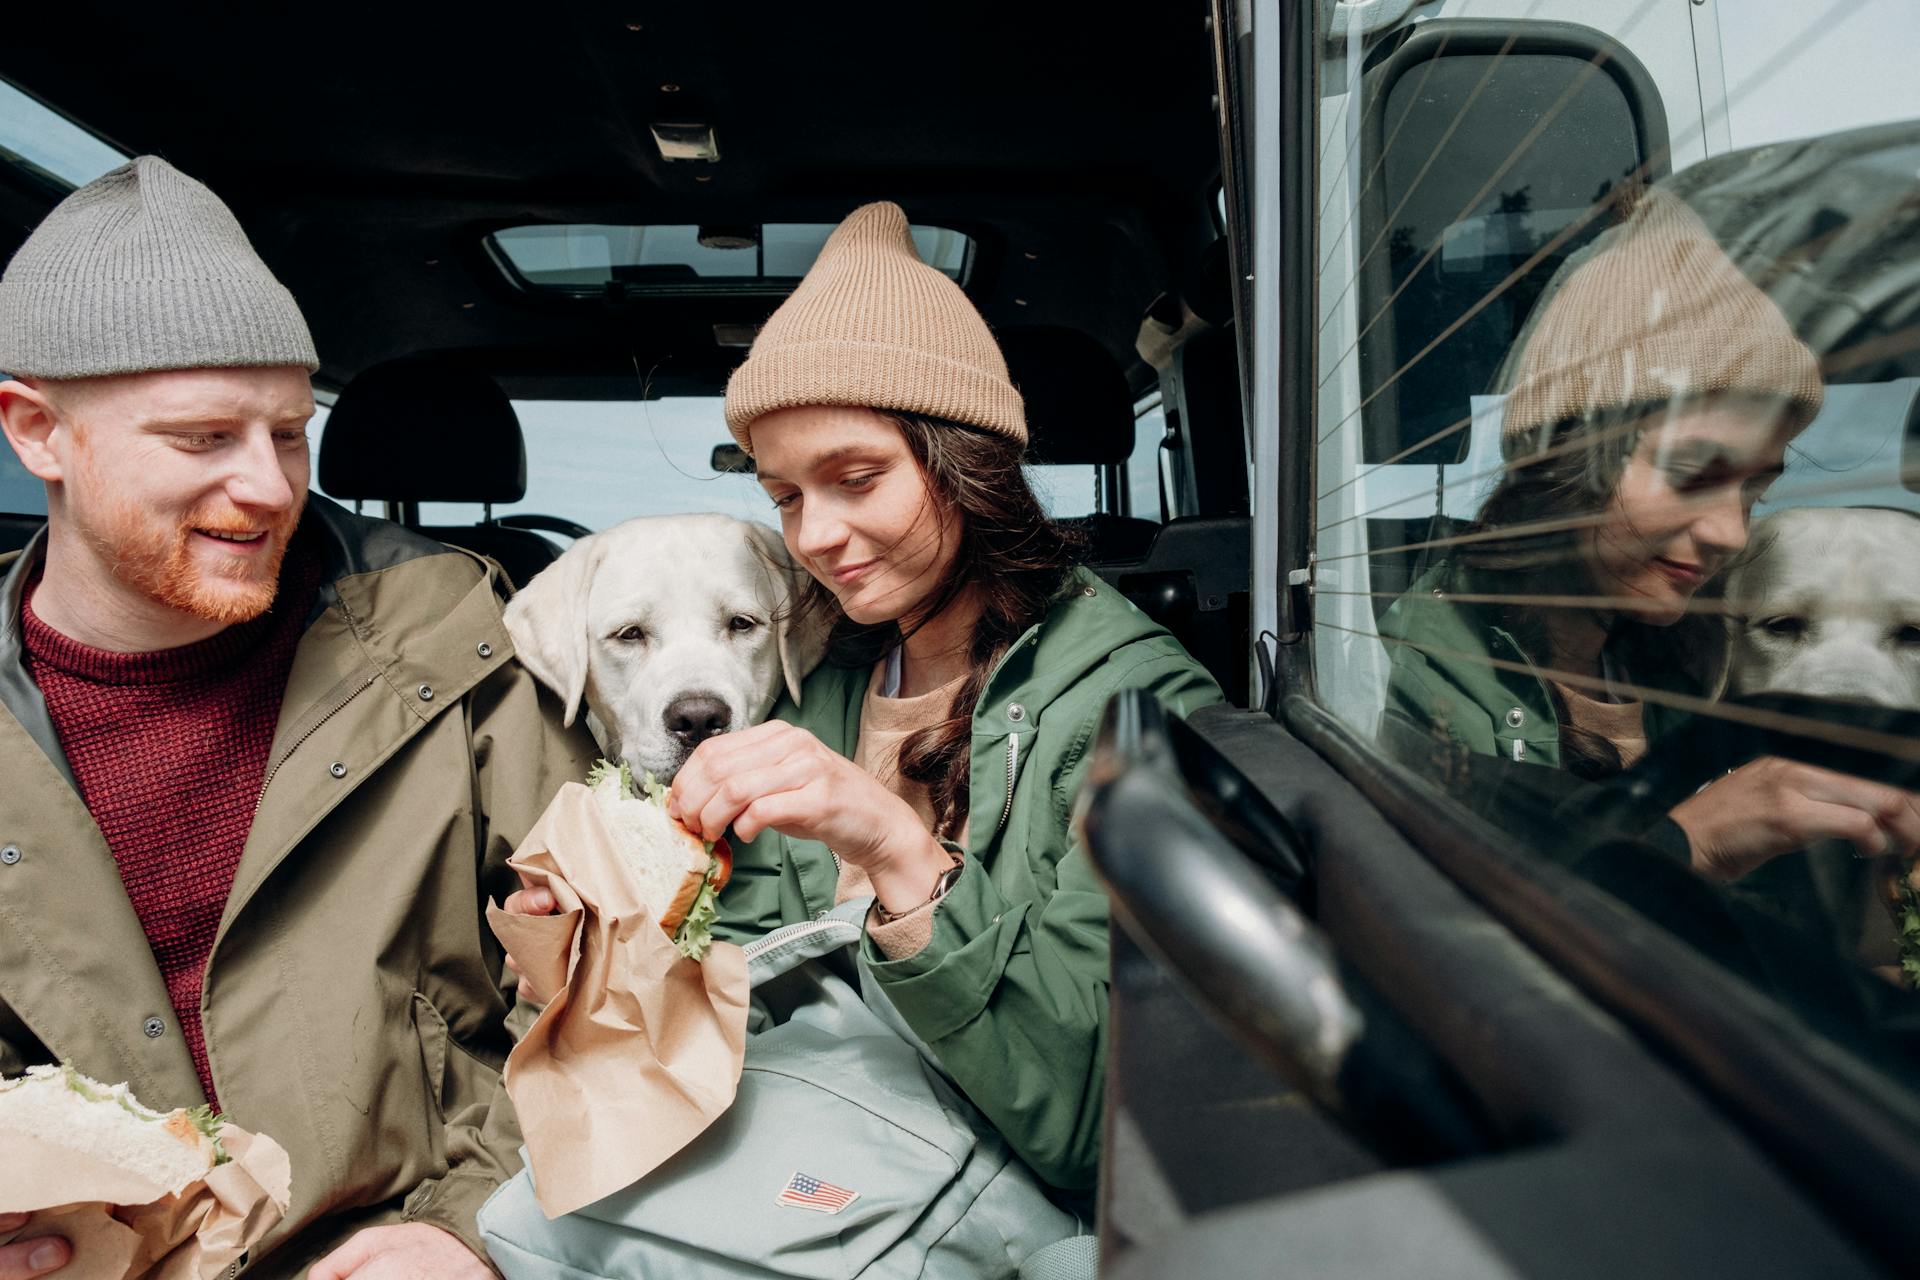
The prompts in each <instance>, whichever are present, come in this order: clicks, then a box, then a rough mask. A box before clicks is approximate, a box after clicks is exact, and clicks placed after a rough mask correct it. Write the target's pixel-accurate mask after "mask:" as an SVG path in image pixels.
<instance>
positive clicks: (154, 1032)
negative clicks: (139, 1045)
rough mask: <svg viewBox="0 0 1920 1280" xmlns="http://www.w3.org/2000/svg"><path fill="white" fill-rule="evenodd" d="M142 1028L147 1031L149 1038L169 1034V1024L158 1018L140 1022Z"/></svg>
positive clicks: (155, 1038) (156, 1038)
mask: <svg viewBox="0 0 1920 1280" xmlns="http://www.w3.org/2000/svg"><path fill="white" fill-rule="evenodd" d="M140 1029H141V1030H142V1031H144V1032H146V1033H147V1039H149V1040H158V1039H159V1038H160V1037H161V1036H163V1035H165V1034H167V1024H166V1023H164V1022H162V1021H160V1019H158V1018H148V1019H147V1020H146V1021H145V1022H143V1023H141V1024H140Z"/></svg>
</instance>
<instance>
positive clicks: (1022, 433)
mask: <svg viewBox="0 0 1920 1280" xmlns="http://www.w3.org/2000/svg"><path fill="white" fill-rule="evenodd" d="M727 421H728V424H729V426H730V427H731V428H732V430H733V433H734V435H735V437H736V438H737V439H738V440H739V441H740V444H741V446H742V447H743V448H745V449H746V450H747V451H748V452H749V453H751V454H752V455H753V458H754V462H755V465H756V471H757V474H758V477H759V481H760V483H761V485H762V486H764V487H765V489H766V491H767V495H768V497H769V498H770V499H771V500H772V502H773V503H774V505H775V506H776V507H777V508H778V509H779V514H780V524H781V529H782V532H783V534H784V536H785V540H786V545H787V548H788V550H789V551H790V552H791V554H792V555H793V557H794V559H795V560H796V561H797V562H798V563H799V564H800V565H801V566H802V567H804V568H805V569H806V571H807V572H808V573H809V574H810V575H812V577H813V580H814V584H815V587H814V591H813V598H812V600H811V601H810V602H809V603H810V604H811V605H812V606H813V607H819V608H822V609H824V611H825V614H826V617H827V619H828V620H829V625H830V637H829V645H828V653H827V659H826V662H825V663H824V664H823V665H822V666H821V667H820V668H819V669H818V670H817V671H815V672H814V674H813V675H812V677H811V678H809V679H808V680H807V681H806V683H805V684H804V686H803V687H802V689H801V696H800V697H799V698H798V699H795V700H792V701H783V702H782V704H781V705H780V706H779V707H778V708H776V710H775V713H774V715H775V719H774V720H773V721H770V722H768V723H767V724H763V725H760V726H758V727H756V728H752V729H747V730H744V731H741V732H738V733H730V734H724V735H722V736H720V737H717V738H711V739H709V740H707V741H706V742H703V743H702V744H701V745H700V747H699V748H698V749H697V750H696V751H695V752H694V753H693V755H692V756H691V757H690V758H689V759H688V761H687V763H686V764H685V766H683V767H682V769H681V770H680V772H679V774H678V775H677V776H676V777H675V779H674V785H673V798H672V808H673V810H674V812H675V814H676V816H677V817H679V818H680V820H681V821H683V822H684V823H686V824H687V825H688V826H689V827H691V828H693V829H694V830H696V831H698V832H700V833H701V834H703V835H705V836H707V837H708V838H713V837H717V836H719V835H721V834H722V833H730V836H731V839H732V840H733V846H734V851H735V869H734V877H733V881H732V883H731V884H730V885H729V886H728V888H727V890H726V891H725V892H724V893H723V894H722V895H721V898H720V913H721V922H720V928H719V932H720V933H721V934H722V935H723V936H731V937H733V938H735V939H744V938H749V937H752V936H757V935H759V934H763V933H765V932H767V931H769V930H772V929H775V928H778V927H779V926H781V925H783V924H788V923H792V922H795V921H799V920H806V919H810V918H813V917H815V916H817V915H819V914H820V913H822V912H824V911H826V910H828V909H830V908H832V907H833V906H834V905H836V903H838V902H842V901H847V900H849V899H852V898H856V897H864V896H866V895H868V894H871V895H872V897H873V900H874V902H873V907H872V909H871V911H870V912H869V914H868V916H867V935H866V939H865V942H864V944H863V953H864V954H863V957H862V959H863V967H864V969H865V971H866V975H867V977H868V978H869V979H870V980H871V982H872V983H873V984H874V985H875V986H877V989H878V991H880V992H883V993H884V994H885V997H886V999H887V1001H888V1002H889V1003H891V1005H892V1006H893V1008H894V1009H895V1010H897V1012H898V1013H899V1015H900V1016H901V1018H902V1019H904V1020H905V1022H906V1023H907V1024H908V1026H909V1027H910V1028H911V1029H912V1030H913V1031H914V1032H915V1033H916V1034H917V1035H918V1036H919V1038H920V1039H921V1040H923V1041H924V1042H925V1043H926V1044H927V1045H928V1046H929V1047H930V1048H931V1049H932V1051H933V1052H934V1054H935V1055H936V1056H937V1057H938V1059H939V1061H940V1063H941V1065H942V1066H943V1067H944V1068H945V1069H946V1071H947V1072H948V1074H949V1075H951V1076H952V1078H953V1079H954V1080H955V1082H957V1083H958V1085H959V1086H960V1088H961V1089H962V1090H964V1091H965V1092H966V1094H967V1096H968V1097H969V1098H970V1099H971V1100H972V1101H973V1102H974V1103H975V1105H977V1106H978V1107H979V1108H980V1110H981V1112H982V1113H983V1114H984V1115H985V1116H986V1117H987V1118H988V1120H990V1121H991V1122H992V1123H993V1124H994V1126H995V1127H996V1128H997V1129H998V1130H999V1131H1000V1132H1001V1133H1002V1134H1003V1135H1004V1136H1005V1137H1006V1139H1007V1141H1008V1143H1009V1145H1010V1146H1012V1147H1013V1149H1014V1150H1015V1151H1016V1152H1018V1153H1019V1154H1020V1155H1021V1156H1022V1157H1023V1158H1024V1159H1025V1160H1026V1161H1027V1163H1028V1164H1029V1165H1031V1166H1032V1168H1033V1169H1034V1170H1035V1172H1036V1173H1038V1174H1039V1176H1040V1177H1041V1178H1042V1179H1044V1180H1045V1181H1047V1182H1048V1183H1051V1184H1053V1185H1055V1186H1058V1187H1062V1188H1088V1187H1091V1186H1092V1185H1093V1182H1094V1178H1095V1173H1096V1169H1097V1165H1098V1158H1099V1143H1100V1108H1101V1085H1102V1067H1103V1058H1104V1050H1105V1045H1106V1014H1107V905H1106V895H1105V892H1104V891H1103V889H1102V888H1101V886H1100V885H1099V883H1098V882H1097V881H1096V879H1095V877H1094V874H1093V871H1092V869H1091V867H1090V866H1089V864H1088V861H1087V858H1086V856H1085V854H1084V852H1082V851H1081V850H1080V849H1079V848H1078V846H1077V841H1076V839H1075V836H1074V834H1073V832H1072V831H1071V829H1070V815H1071V809H1072V805H1073V802H1074V798H1075V796H1076V794H1077V793H1078V791H1079V789H1080V785H1081V783H1082V782H1083V781H1084V779H1085V776H1086V766H1087V755H1088V751H1089V748H1090V744H1091V741H1092V738H1093V734H1094V730H1095V728H1096V726H1097V724H1098V721H1099V718H1100V715H1101V712H1102V710H1103V709H1104V707H1105V706H1106V703H1107V701H1108V700H1109V699H1110V698H1111V697H1112V696H1113V694H1114V693H1115V692H1117V691H1118V690H1121V689H1125V688H1144V689H1148V690H1151V691H1153V692H1154V693H1155V694H1156V695H1158V696H1159V697H1160V698H1161V700H1163V701H1164V702H1165V703H1166V704H1167V705H1168V706H1169V707H1171V708H1172V709H1174V710H1175V711H1178V712H1181V713H1185V712H1187V711H1190V710H1192V709H1193V708H1195V707H1198V706H1201V705H1204V704H1206V703H1210V702H1215V701H1218V700H1219V699H1220V696H1221V695H1220V691H1219V689H1218V687H1217V686H1216V685H1215V683H1214V681H1213V680H1212V679H1211V678H1210V677H1209V676H1208V675H1207V674H1206V672H1205V671H1204V670H1202V669H1201V668H1200V666H1199V665H1198V664H1197V663H1195V662H1194V661H1193V659H1191V658H1190V657H1188V656H1187V654H1186V652H1185V651H1184V650H1183V649H1182V648H1181V647H1180V645H1179V643H1178V642H1177V641H1175V640H1174V639H1173V637H1171V636H1170V635H1168V634H1167V633H1166V632H1165V631H1164V630H1162V629H1161V628H1160V627H1159V626H1157V625H1156V624H1154V623H1153V622H1151V621H1150V620H1148V619H1147V618H1146V616H1145V615H1143V614H1142V613H1140V612H1139V611H1138V610H1136V609H1135V608H1134V607H1133V606H1132V605H1130V604H1129V603H1127V601H1126V600H1125V599H1123V598H1122V597H1120V596H1119V595H1117V594H1116V593H1114V592H1113V591H1111V590H1110V589H1108V588H1107V587H1106V586H1105V585H1103V584H1102V583H1101V582H1100V581H1099V580H1098V579H1097V578H1095V577H1094V576H1093V575H1092V574H1090V573H1087V572H1085V571H1084V570H1079V569H1076V568H1074V567H1073V563H1072V546H1071V544H1070V542H1069V540H1068V539H1067V537H1066V536H1064V534H1063V533H1062V531H1061V530H1060V529H1059V528H1058V527H1057V526H1055V525H1054V524H1052V523H1051V522H1050V521H1049V520H1048V519H1047V517H1046V515H1045V514H1044V513H1043V511H1042V510H1041V508H1040V505H1039V503H1038V502H1037V501H1036V500H1035V498H1034V496H1033V493H1032V491H1031V490H1030V489H1029V487H1028V485H1027V482H1026V479H1025V476H1024V474H1023V472H1022V470H1021V465H1020V464H1021V455H1022V453H1023V450H1024V447H1025V442H1026V423H1025V418H1024V415H1023V413H1022V408H1021V401H1020V396H1019V393H1018V392H1017V391H1016V390H1015V389H1014V387H1013V385H1012V383H1011V382H1009V381H1008V378H1007V372H1006V364H1005V361H1004V359H1003V358H1002V357H1001V355H1000V352H999V349H998V347H997V346H996V345H995V343H994V341H993V338H992V336H991V334H990V333H989V332H988V330H987V327H986V324H985V322H984V321H983V320H982V319H981V318H980V316H979V314H978V313H977V312H976V311H975V310H974V309H973V307H972V305H971V304H970V303H969V302H968V301H967V299H966V296H965V295H964V294H963V293H962V292H961V291H960V289H959V287H958V286H957V285H955V284H954V283H953V282H952V281H951V280H949V279H948V278H947V277H946V276H944V275H942V274H940V273H939V272H938V271H935V270H933V269H932V268H930V267H928V266H926V265H924V264H923V263H922V262H921V261H920V259H919V257H918V255H917V254H916V252H915V250H914V247H913V241H912V239H911V237H910V235H909V233H908V226H907V220H906V217H905V215H904V214H903V213H902V212H901V210H900V209H899V208H898V207H897V206H895V205H892V204H874V205H868V206H866V207H864V208H862V209H859V210H857V211H855V212H854V213H853V214H851V215H850V216H849V217H848V218H847V219H846V221H845V222H843V223H842V224H841V225H840V227H839V228H838V229H837V230H836V231H835V232H834V234H833V236H832V238H831V239H829V240H828V242H827V245H826V248H825V249H824V250H823V251H822V253H821V255H820V258H819V260H818V262H817V263H816V264H815V266H814V267H813V269H812V270H811V271H810V272H809V273H808V275H807V277H806V279H805V280H804V281H802V282H801V284H800V286H799V288H798V289H796V290H795V292H794V294H793V296H792V297H791V298H790V299H789V300H788V301H787V302H786V303H785V304H783V305H782V306H781V308H780V309H779V310H778V311H777V312H776V313H775V314H774V316H773V317H772V319H770V320H769V321H768V322H767V324H766V326H765V328H764V329H763V330H762V332H761V334H760V337H759V339H758V340H757V341H756V342H755V344H754V347H753V351H752V353H751V354H750V355H749V357H748V359H747V361H746V363H745V364H744V365H743V366H742V367H741V368H740V370H739V371H738V372H737V373H736V374H735V375H734V377H733V379H732V381H731V383H730V384H729V385H728V388H727Z"/></svg>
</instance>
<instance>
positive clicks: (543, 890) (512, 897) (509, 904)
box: [500, 875, 560, 1004]
mask: <svg viewBox="0 0 1920 1280" xmlns="http://www.w3.org/2000/svg"><path fill="white" fill-rule="evenodd" d="M500 907H501V910H503V911H509V912H511V913H513V914H514V915H517V916H550V915H555V914H558V912H559V910H560V904H559V903H558V902H555V901H554V900H553V890H551V889H549V888H547V887H546V886H545V885H536V884H534V883H532V882H531V881H529V880H528V879H527V877H526V876H525V875H522V876H521V877H520V888H518V889H516V890H515V891H514V892H513V893H511V894H508V895H507V900H506V901H505V902H503V903H501V904H500ZM507 968H509V969H511V970H513V972H514V974H515V976H517V977H518V978H519V979H520V987H519V992H520V999H522V1000H524V1001H526V1002H527V1003H528V1004H545V1003H546V1002H547V1001H549V1000H551V999H553V992H551V991H539V990H536V989H535V988H534V985H533V983H531V982H529V981H528V980H527V975H526V974H525V973H522V972H521V970H520V966H519V964H518V963H516V962H515V960H514V958H513V954H512V953H511V952H509V953H508V954H507Z"/></svg>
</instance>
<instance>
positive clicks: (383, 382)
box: [320, 358, 560, 586]
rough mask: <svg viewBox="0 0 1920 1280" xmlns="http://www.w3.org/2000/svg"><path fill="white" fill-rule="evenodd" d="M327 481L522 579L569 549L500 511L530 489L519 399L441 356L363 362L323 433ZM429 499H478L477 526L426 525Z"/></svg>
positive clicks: (344, 494)
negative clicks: (498, 516) (423, 515)
mask: <svg viewBox="0 0 1920 1280" xmlns="http://www.w3.org/2000/svg"><path fill="white" fill-rule="evenodd" d="M320 489H321V491H322V492H323V493H325V494H326V495H327V496H329V497H331V498H336V499H339V500H342V501H347V502H355V503H358V502H369V501H370V502H382V503H388V504H394V505H397V507H398V512H397V515H398V518H399V520H400V523H402V524H404V525H406V526H407V527H409V528H412V529H417V530H418V531H419V532H421V533H424V534H426V535H427V536H428V537H430V538H437V539H439V540H440V541H442V542H446V543H449V544H451V545H453V546H456V547H461V548H464V549H465V550H468V551H475V552H478V553H479V554H481V555H484V556H489V557H491V558H492V559H493V560H495V561H497V562H498V563H499V565H500V567H501V568H503V569H505V570H506V572H507V577H508V578H510V579H511V580H512V581H513V583H514V584H515V585H516V586H523V585H525V584H526V582H527V581H528V580H529V579H530V578H532V577H533V575H534V574H536V573H538V572H540V570H542V569H544V568H546V567H547V566H548V565H550V564H552V563H553V562H554V561H555V560H556V559H558V558H559V556H560V549H559V548H558V547H557V546H555V545H554V543H552V542H551V541H549V540H548V539H546V538H543V537H541V536H540V535H539V534H537V533H534V532H531V531H530V530H527V529H514V528H508V527H507V526H505V525H503V524H501V523H499V522H497V521H496V520H494V518H493V511H492V508H493V504H494V503H508V502H518V501H520V499H522V498H524V497H525V496H526V492H527V449H526V442H525V440H524V438H523V437H522V436H521V433H520V419H519V417H518V415H516V414H515V413H514V411H513V403H512V401H510V400H508V399H507V396H506V393H505V392H503V391H501V390H500V387H499V385H498V384H497V383H495V382H494V380H493V379H492V378H489V377H488V376H487V375H486V374H484V373H481V372H480V371H478V370H476V369H471V368H468V367H466V366H463V365H459V364H454V363H451V362H447V361H443V360H436V359H419V358H410V359H402V360H391V361H388V362H387V363H385V364H378V365H374V366H373V367H372V368H369V369H367V370H365V371H363V372H362V373H361V374H360V375H359V376H358V377H356V378H355V379H354V380H353V381H352V382H350V383H349V384H347V388H346V390H344V391H342V392H341V393H340V399H339V400H338V401H337V402H336V403H335V404H334V406H333V412H332V414H331V415H330V416H329V417H328V418H327V426H326V433H325V434H324V435H323V436H322V437H321V442H320ZM422 502H477V503H480V504H482V505H483V506H484V507H485V509H486V514H485V518H484V519H483V520H482V521H481V522H480V523H479V524H474V525H431V526H430V525H422V524H421V523H420V520H419V510H420V504H421V503H422Z"/></svg>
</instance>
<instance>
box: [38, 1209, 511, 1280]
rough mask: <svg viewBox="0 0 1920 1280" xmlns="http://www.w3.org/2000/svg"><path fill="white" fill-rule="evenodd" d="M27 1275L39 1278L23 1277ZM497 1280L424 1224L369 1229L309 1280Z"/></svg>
mask: <svg viewBox="0 0 1920 1280" xmlns="http://www.w3.org/2000/svg"><path fill="white" fill-rule="evenodd" d="M21 1274H22V1275H27V1274H37V1273H28V1272H22V1273H21ZM348 1276H352V1277H353V1280H494V1273H493V1269H492V1268H491V1267H489V1266H487V1264H486V1263H484V1262H482V1261H480V1259H478V1258H476V1257H474V1255H473V1250H471V1249H469V1248H467V1246H466V1245H464V1244H462V1243H460V1238H459V1237H458V1236H456V1235H453V1234H451V1233H449V1232H446V1231H442V1230H441V1229H440V1228H438V1227H430V1226H428V1225H427V1224H426V1223H424V1222H404V1223H401V1224H400V1225H398V1226H393V1227H368V1228H367V1229H366V1230H365V1231H362V1232H359V1233H357V1234H356V1235H355V1236H354V1237H353V1238H352V1239H350V1240H348V1241H347V1242H346V1243H345V1244H343V1245H341V1246H340V1247H339V1248H338V1249H335V1250H334V1251H333V1252H332V1253H330V1254H328V1255H327V1256H326V1257H324V1258H322V1259H320V1261H318V1262H316V1263H314V1264H313V1269H312V1270H311V1271H308V1272H307V1280H346V1278H347V1277H348Z"/></svg>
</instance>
